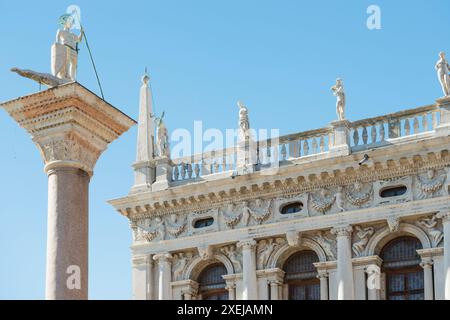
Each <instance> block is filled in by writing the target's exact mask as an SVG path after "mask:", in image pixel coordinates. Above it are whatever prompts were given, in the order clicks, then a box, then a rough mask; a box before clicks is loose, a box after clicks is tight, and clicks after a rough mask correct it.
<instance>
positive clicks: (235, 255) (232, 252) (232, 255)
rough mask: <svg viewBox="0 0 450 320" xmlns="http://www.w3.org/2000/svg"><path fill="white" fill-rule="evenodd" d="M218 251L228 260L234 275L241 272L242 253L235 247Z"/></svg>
mask: <svg viewBox="0 0 450 320" xmlns="http://www.w3.org/2000/svg"><path fill="white" fill-rule="evenodd" d="M220 251H221V252H222V253H223V254H224V255H226V256H227V258H228V259H230V261H231V263H232V264H233V267H234V272H235V273H240V272H242V262H241V261H242V253H241V252H240V250H238V248H237V247H236V245H229V246H226V247H223V248H220Z"/></svg>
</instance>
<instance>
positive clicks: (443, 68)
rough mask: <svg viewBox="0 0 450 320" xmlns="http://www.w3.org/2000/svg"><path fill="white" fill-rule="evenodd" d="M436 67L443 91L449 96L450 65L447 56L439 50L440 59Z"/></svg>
mask: <svg viewBox="0 0 450 320" xmlns="http://www.w3.org/2000/svg"><path fill="white" fill-rule="evenodd" d="M435 69H436V71H437V76H438V79H439V83H440V84H441V87H442V91H443V92H444V96H445V97H447V96H449V95H450V75H449V73H450V65H449V64H448V61H447V59H446V58H445V53H444V52H439V60H438V61H437V62H436V66H435Z"/></svg>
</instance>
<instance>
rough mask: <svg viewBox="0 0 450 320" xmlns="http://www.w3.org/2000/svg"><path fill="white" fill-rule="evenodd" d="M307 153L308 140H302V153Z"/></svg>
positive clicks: (305, 154)
mask: <svg viewBox="0 0 450 320" xmlns="http://www.w3.org/2000/svg"><path fill="white" fill-rule="evenodd" d="M308 154H309V144H308V140H304V141H303V155H304V156H307V155H308Z"/></svg>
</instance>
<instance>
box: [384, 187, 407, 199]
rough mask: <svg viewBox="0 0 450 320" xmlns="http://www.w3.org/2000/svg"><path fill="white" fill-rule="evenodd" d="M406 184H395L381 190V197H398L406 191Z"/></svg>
mask: <svg viewBox="0 0 450 320" xmlns="http://www.w3.org/2000/svg"><path fill="white" fill-rule="evenodd" d="M406 190H407V188H406V186H395V187H388V188H385V189H383V190H381V191H380V197H382V198H389V197H397V196H401V195H402V194H405V193H406Z"/></svg>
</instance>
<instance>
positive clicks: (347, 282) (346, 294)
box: [331, 226, 354, 300]
mask: <svg viewBox="0 0 450 320" xmlns="http://www.w3.org/2000/svg"><path fill="white" fill-rule="evenodd" d="M331 232H332V233H333V234H335V235H336V241H337V279H338V300H353V299H354V285H353V265H352V249H351V234H352V227H351V226H345V227H336V228H333V229H332V230H331Z"/></svg>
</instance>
